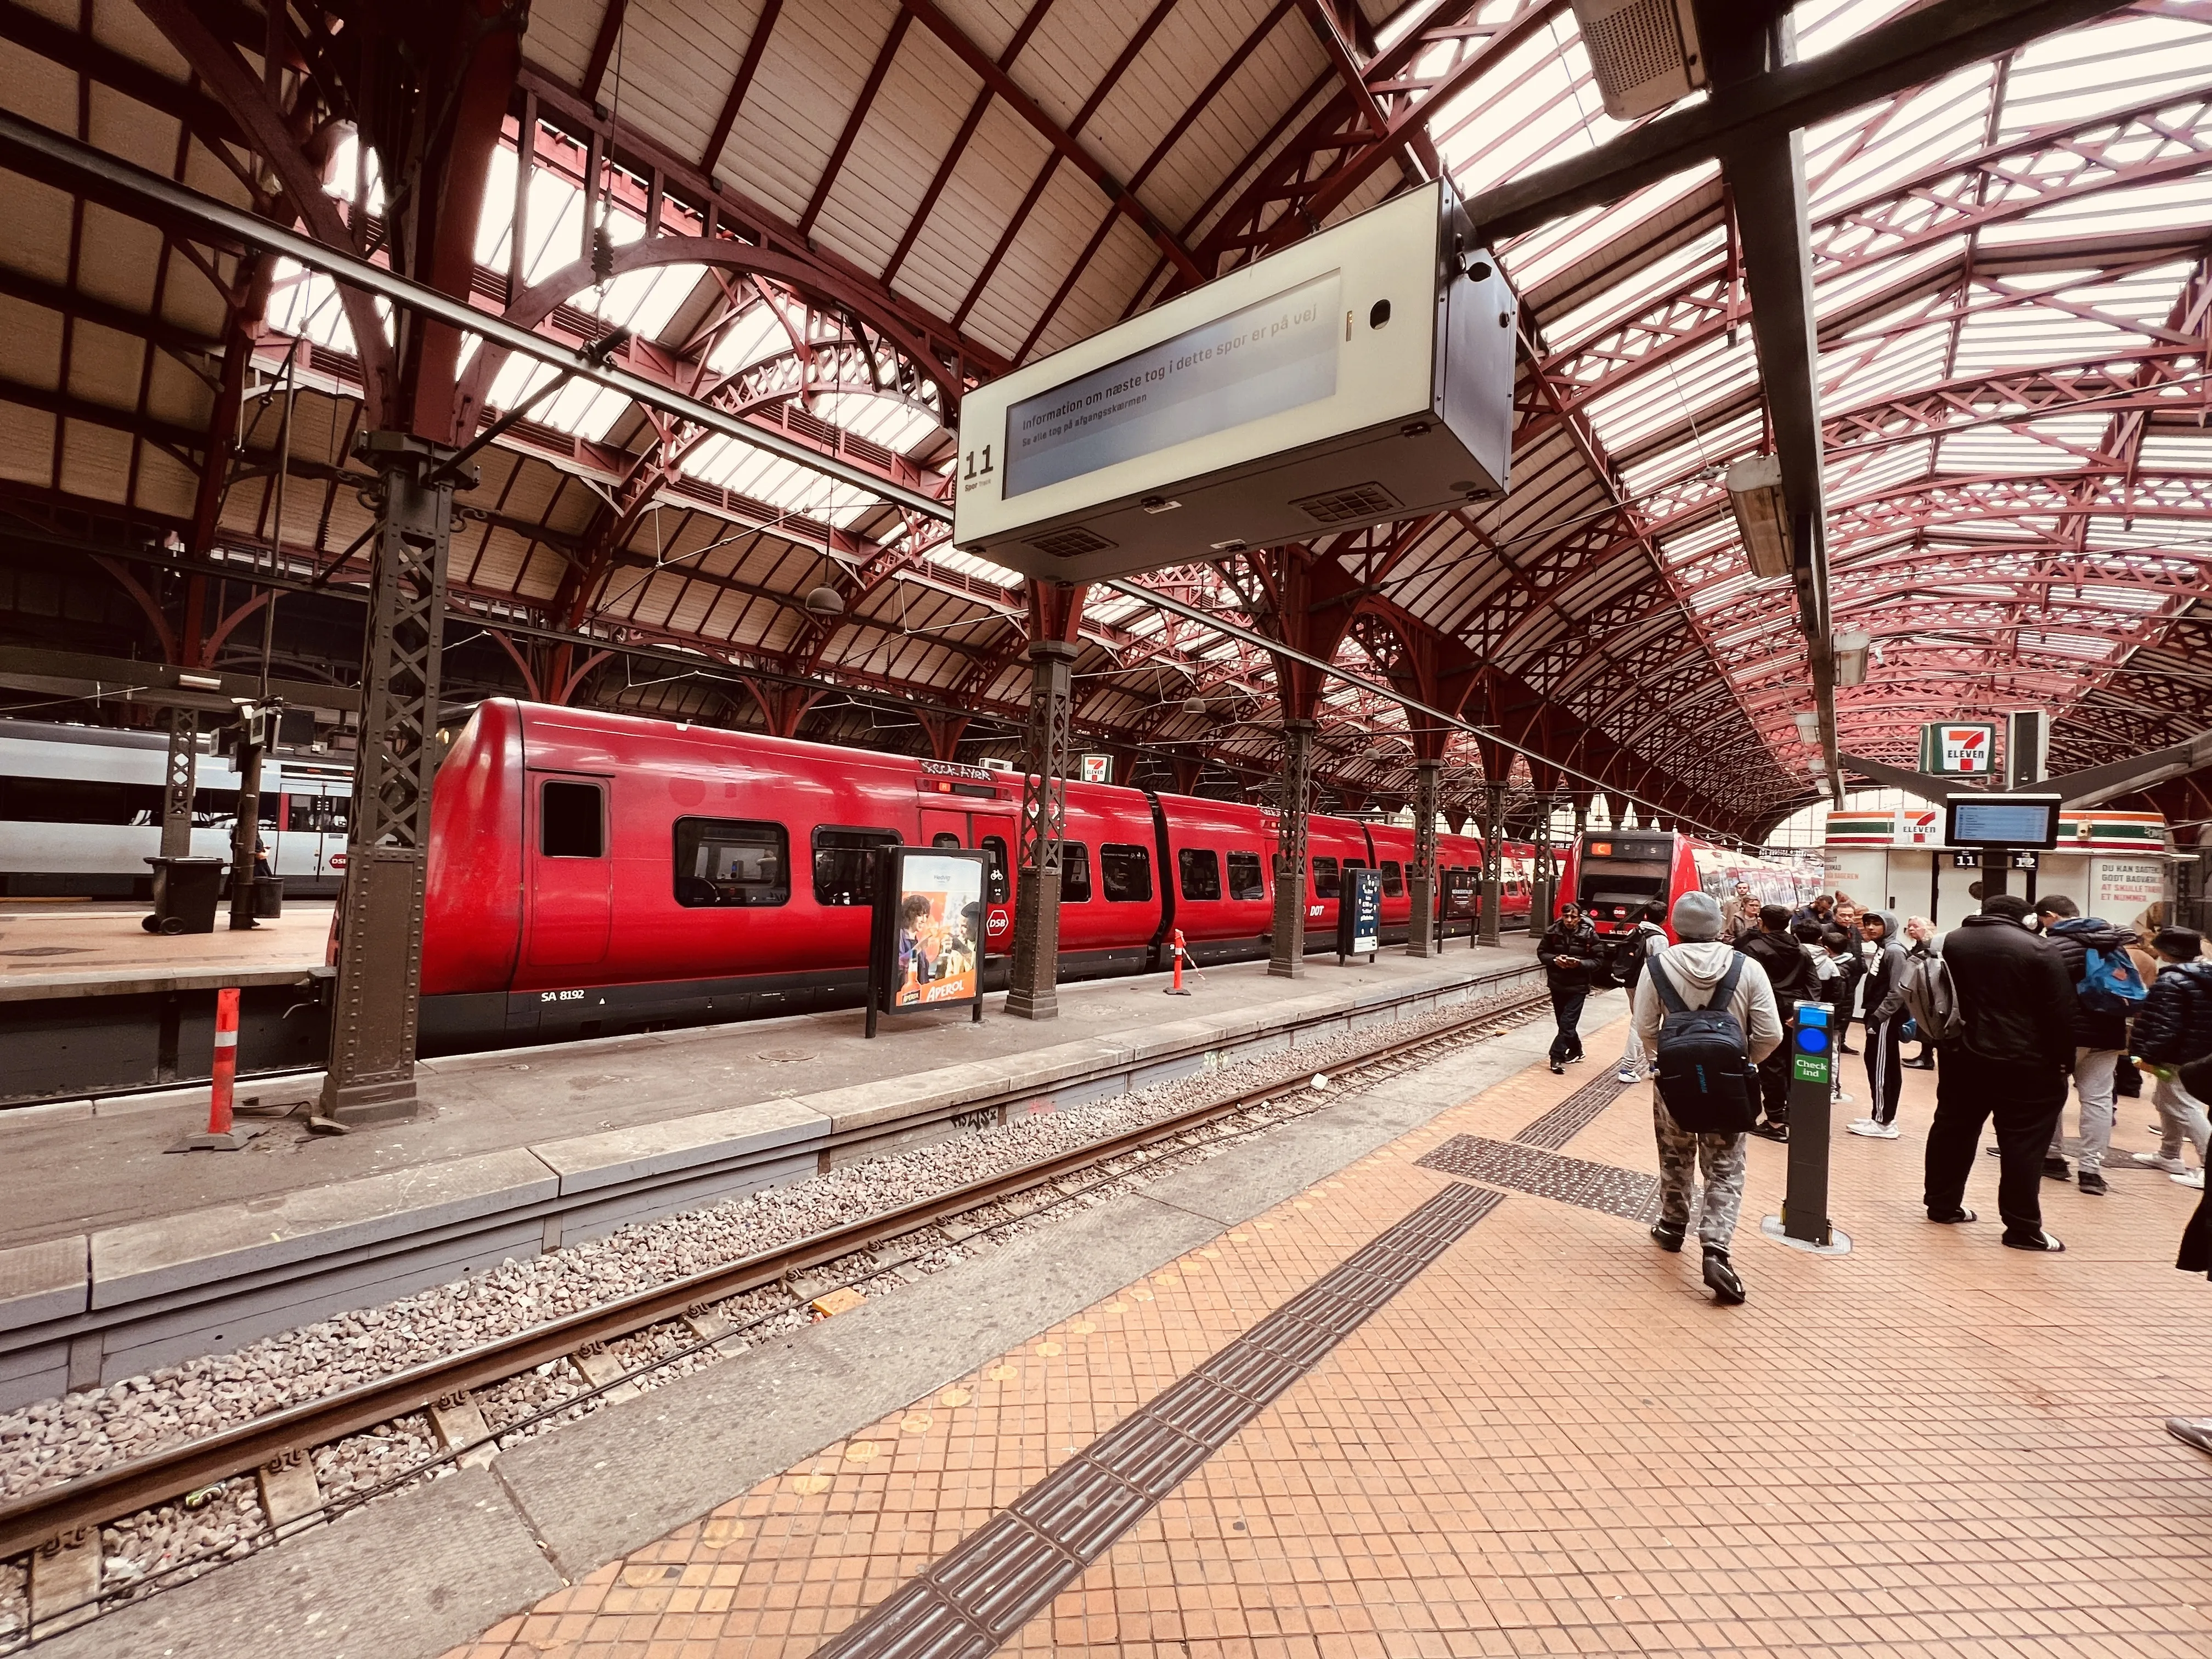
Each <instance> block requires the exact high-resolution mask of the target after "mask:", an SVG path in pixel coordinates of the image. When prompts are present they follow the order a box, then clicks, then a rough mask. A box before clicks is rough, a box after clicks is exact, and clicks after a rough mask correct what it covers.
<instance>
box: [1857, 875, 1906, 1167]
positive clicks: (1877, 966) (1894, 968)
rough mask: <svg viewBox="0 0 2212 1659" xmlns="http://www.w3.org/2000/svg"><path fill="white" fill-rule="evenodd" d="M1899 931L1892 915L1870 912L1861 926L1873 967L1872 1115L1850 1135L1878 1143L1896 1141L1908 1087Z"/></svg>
mask: <svg viewBox="0 0 2212 1659" xmlns="http://www.w3.org/2000/svg"><path fill="white" fill-rule="evenodd" d="M1897 932H1898V929H1897V918H1896V917H1895V916H1894V915H1892V914H1891V913H1890V912H1889V911H1887V910H1869V911H1868V912H1867V913H1866V915H1864V916H1863V917H1862V918H1861V919H1860V921H1859V933H1860V935H1861V937H1863V939H1865V940H1866V942H1867V944H1868V945H1869V946H1871V947H1872V951H1871V954H1872V956H1873V958H1874V963H1873V966H1872V967H1870V968H1869V969H1868V970H1867V976H1866V984H1865V987H1864V994H1865V1004H1864V1006H1865V1008H1866V1073H1867V1111H1866V1115H1865V1116H1864V1117H1863V1118H1861V1119H1859V1120H1858V1121H1857V1122H1856V1123H1853V1124H1852V1125H1851V1126H1850V1131H1851V1133H1853V1134H1855V1135H1866V1136H1869V1137H1871V1138H1872V1139H1876V1140H1894V1139H1897V1097H1898V1093H1899V1091H1900V1090H1902V1089H1903V1088H1904V1086H1905V1045H1904V1043H1903V1042H1902V1041H1901V1036H1902V1033H1903V1031H1904V1029H1905V1018H1906V1015H1905V946H1904V945H1903V944H1901V943H1900V942H1899V939H1898V937H1897Z"/></svg>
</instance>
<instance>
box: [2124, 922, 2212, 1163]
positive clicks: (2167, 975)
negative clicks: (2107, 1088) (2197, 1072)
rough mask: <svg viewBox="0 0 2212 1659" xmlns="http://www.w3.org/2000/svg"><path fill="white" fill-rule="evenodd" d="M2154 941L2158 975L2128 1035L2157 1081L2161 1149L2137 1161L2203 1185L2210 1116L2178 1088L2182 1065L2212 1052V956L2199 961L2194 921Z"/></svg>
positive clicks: (2210, 1144) (2211, 1139)
mask: <svg viewBox="0 0 2212 1659" xmlns="http://www.w3.org/2000/svg"><path fill="white" fill-rule="evenodd" d="M2151 944H2152V946H2153V948H2154V949H2155V950H2156V951H2157V952H2158V960H2159V964H2160V965H2159V970H2158V977H2157V978H2156V979H2154V980H2153V981H2151V987H2150V994H2149V995H2148V996H2147V997H2145V998H2144V999H2143V1006H2142V1012H2139V1013H2138V1014H2136V1026H2135V1030H2134V1032H2133V1034H2132V1035H2133V1038H2134V1049H2135V1056H2136V1059H2137V1060H2141V1061H2142V1064H2143V1065H2144V1066H2147V1067H2148V1068H2149V1070H2150V1072H2151V1073H2152V1074H2153V1075H2154V1077H2156V1078H2157V1079H2158V1087H2157V1088H2156V1089H2155V1090H2154V1091H2152V1094H2151V1104H2152V1105H2153V1106H2154V1107H2156V1108H2157V1109H2158V1116H2159V1122H2160V1126H2161V1127H2160V1144H2159V1149H2158V1151H2157V1152H2137V1153H2136V1155H2135V1157H2136V1163H2138V1164H2149V1165H2151V1166H2152V1167H2153V1168H2154V1169H2160V1170H2165V1171H2166V1173H2167V1174H2168V1175H2170V1176H2172V1177H2173V1178H2174V1179H2175V1180H2176V1181H2178V1182H2181V1183H2182V1184H2183V1185H2184V1186H2186V1187H2202V1186H2203V1184H2204V1170H2203V1164H2204V1162H2205V1154H2206V1152H2207V1151H2208V1150H2212V1118H2208V1116H2207V1115H2206V1112H2205V1103H2204V1102H2203V1099H2201V1098H2200V1097H2197V1095H2195V1094H2192V1093H2191V1091H2189V1090H2188V1089H2187V1088H2185V1087H2184V1086H2183V1085H2182V1081H2181V1072H2180V1068H2181V1067H2182V1066H2185V1065H2186V1064H2188V1063H2189V1062H2190V1061H2191V1060H2203V1059H2206V1058H2207V1057H2212V962H2200V961H2198V960H2197V957H2198V955H2199V954H2200V953H2201V952H2202V951H2203V949H2204V936H2203V934H2202V933H2198V932H2197V930H2196V929H2195V928H2194V927H2161V928H2160V929H2159V930H2158V932H2157V933H2155V934H2154V935H2153V937H2152V939H2151ZM2184 1139H2186V1140H2188V1141H2189V1142H2191V1144H2192V1145H2194V1146H2196V1148H2197V1168H2196V1169H2194V1170H2191V1168H2190V1167H2189V1166H2188V1165H2187V1164H2184V1163H2183V1162H2182V1161H2181V1144H2182V1142H2183V1140H2184Z"/></svg>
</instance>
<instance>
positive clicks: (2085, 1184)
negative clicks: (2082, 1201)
mask: <svg viewBox="0 0 2212 1659" xmlns="http://www.w3.org/2000/svg"><path fill="white" fill-rule="evenodd" d="M2081 1190H2082V1191H2083V1192H2085V1193H2095V1194H2098V1195H2099V1196H2100V1197H2102V1196H2103V1195H2104V1194H2106V1193H2107V1192H2110V1191H2111V1190H2112V1189H2111V1188H2109V1187H2107V1186H2106V1185H2105V1177H2104V1176H2101V1175H2099V1174H2098V1173H2097V1172H2096V1171H2095V1170H2082V1171H2081Z"/></svg>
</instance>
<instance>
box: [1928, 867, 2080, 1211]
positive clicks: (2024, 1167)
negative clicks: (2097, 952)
mask: <svg viewBox="0 0 2212 1659" xmlns="http://www.w3.org/2000/svg"><path fill="white" fill-rule="evenodd" d="M1943 964H1944V966H1945V967H1946V968H1947V969H1948V970H1949V972H1950V975H1951V984H1952V987H1953V989H1954V991H1955V992H1956V994H1957V995H1958V1000H1959V1012H1960V1018H1962V1019H1963V1020H1964V1022H1965V1024H1964V1025H1963V1027H1962V1028H1961V1029H1960V1032H1959V1034H1958V1036H1955V1037H1954V1038H1952V1039H1951V1040H1950V1041H1949V1042H1944V1043H1941V1044H1938V1045H1937V1048H1936V1121H1935V1122H1934V1123H1933V1124H1932V1125H1931V1126H1930V1127H1929V1131H1928V1169H1927V1188H1926V1194H1925V1196H1926V1200H1927V1205H1928V1218H1929V1220H1930V1221H1952V1222H1955V1221H1972V1220H1973V1219H1974V1212H1972V1210H1969V1209H1967V1208H1966V1206H1965V1203H1964V1201H1963V1200H1965V1198H1966V1177H1967V1176H1969V1175H1970V1174H1972V1171H1973V1167H1974V1148H1975V1146H1977V1145H1978V1144H1979V1142H1980V1140H1981V1136H1982V1126H1983V1124H1984V1123H1985V1122H1989V1121H1991V1120H1994V1121H1995V1122H1996V1137H1997V1152H1998V1157H1999V1158H2000V1159H2001V1160H2002V1163H2001V1164H2000V1170H1999V1175H1998V1177H1997V1212H1998V1214H1999V1215H2001V1216H2002V1218H2004V1242H2005V1243H2007V1244H2008V1245H2009V1246H2011V1247H2012V1248H2013V1249H2016V1250H2063V1249H2065V1248H2066V1247H2065V1246H2064V1245H2063V1244H2062V1243H2059V1242H2058V1240H2057V1239H2056V1238H2054V1237H2051V1235H2050V1234H2049V1233H2047V1232H2045V1231H2044V1228H2043V1194H2042V1190H2041V1188H2042V1176H2043V1170H2042V1168H2041V1165H2042V1162H2043V1153H2044V1149H2045V1147H2047V1146H2049V1145H2050V1144H2051V1129H2052V1127H2053V1126H2054V1125H2056V1124H2057V1121H2058V1114H2059V1110H2060V1109H2061V1108H2063V1106H2064V1105H2065V1104H2066V1068H2067V1067H2068V1066H2069V1065H2071V1064H2072V1063H2073V1060H2074V981H2072V980H2070V979H2069V978H2068V977H2067V976H2066V965H2065V963H2063V961H2062V960H2061V959H2060V957H2059V955H2058V948H2057V946H2056V945H2053V944H2051V941H2050V940H2049V939H2043V938H2041V937H2039V935H2038V934H2036V933H2034V932H2033V930H2032V929H2031V928H2030V927H2028V925H2027V900H2026V899H2024V898H2021V897H2019V896H2017V895H2015V894H2011V893H1999V894H1998V895H1997V896H1996V897H1994V898H1991V899H1987V900H1984V902H1983V904H1982V913H1981V915H1978V916H1968V917H1967V918H1966V921H1963V922H1961V923H1960V925H1959V926H1958V927H1954V928H1953V929H1952V930H1951V932H1950V933H1948V935H1946V936H1945V938H1944V940H1943Z"/></svg>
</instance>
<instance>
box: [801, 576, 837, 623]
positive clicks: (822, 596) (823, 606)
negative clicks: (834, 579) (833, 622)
mask: <svg viewBox="0 0 2212 1659" xmlns="http://www.w3.org/2000/svg"><path fill="white" fill-rule="evenodd" d="M805 604H806V608H807V609H808V610H809V611H811V612H813V613H814V615H816V616H817V617H842V616H843V615H844V614H845V596H844V595H843V594H842V593H840V592H838V591H837V590H836V588H834V587H832V586H829V583H827V582H824V583H823V584H822V586H819V587H810V588H808V589H807V590H806V600H805Z"/></svg>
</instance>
